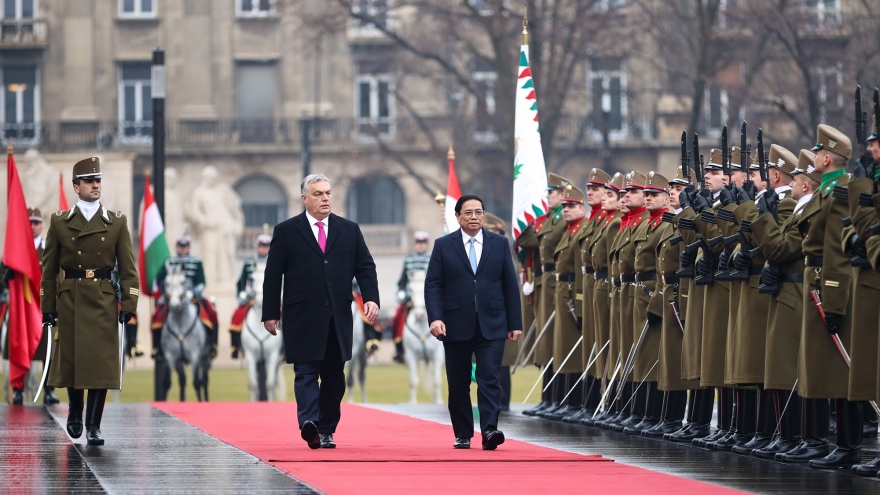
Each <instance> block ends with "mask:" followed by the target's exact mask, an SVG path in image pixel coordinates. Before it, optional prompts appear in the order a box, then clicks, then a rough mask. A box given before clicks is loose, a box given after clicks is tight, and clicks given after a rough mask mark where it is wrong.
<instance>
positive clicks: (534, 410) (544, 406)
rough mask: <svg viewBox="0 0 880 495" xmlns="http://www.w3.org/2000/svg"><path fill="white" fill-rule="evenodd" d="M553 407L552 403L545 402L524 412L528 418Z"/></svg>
mask: <svg viewBox="0 0 880 495" xmlns="http://www.w3.org/2000/svg"><path fill="white" fill-rule="evenodd" d="M552 405H553V403H552V402H547V401H544V402H541V403H539V404H538V405H537V406H535V407H533V408H531V409H526V410H525V411H523V414H525V415H526V416H535V415H537V414H538V413H539V412H541V411H543V410H544V409H547V408H548V407H550V406H552Z"/></svg>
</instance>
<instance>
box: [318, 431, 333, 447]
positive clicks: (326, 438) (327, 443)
mask: <svg viewBox="0 0 880 495" xmlns="http://www.w3.org/2000/svg"><path fill="white" fill-rule="evenodd" d="M318 438H320V440H321V448H322V449H335V448H336V442H334V441H333V434H332V433H321V434H319V435H318Z"/></svg>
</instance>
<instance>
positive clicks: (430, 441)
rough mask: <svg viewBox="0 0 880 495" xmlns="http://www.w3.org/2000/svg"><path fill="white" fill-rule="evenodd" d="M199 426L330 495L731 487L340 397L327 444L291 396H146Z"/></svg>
mask: <svg viewBox="0 0 880 495" xmlns="http://www.w3.org/2000/svg"><path fill="white" fill-rule="evenodd" d="M153 406H154V407H156V408H157V409H160V410H162V411H165V412H167V413H168V414H171V415H172V416H175V417H177V418H178V419H180V420H182V421H184V422H186V423H189V424H191V425H193V426H195V427H197V428H199V429H201V430H203V431H205V432H206V433H208V434H210V435H212V436H214V437H217V438H218V439H220V440H223V441H224V442H227V443H229V444H230V445H233V446H235V447H237V448H239V449H241V450H243V451H245V452H248V453H249V454H251V455H254V456H256V457H258V458H259V459H261V460H263V461H265V462H267V463H269V464H271V465H273V466H275V467H276V468H278V469H279V470H281V471H282V472H285V473H287V474H289V475H291V476H293V477H295V478H296V479H298V480H300V481H302V482H304V483H306V484H308V485H310V486H312V487H314V488H316V489H318V490H320V491H322V492H325V493H328V494H330V495H340V494H364V493H382V494H397V493H416V492H418V493H420V494H425V495H432V494H446V493H461V492H470V491H474V492H477V491H478V492H479V493H480V494H481V495H488V494H494V493H498V494H504V495H511V494H516V493H529V494H532V493H542V492H543V493H553V494H554V495H562V494H569V493H571V494H575V493H578V494H579V493H591V494H592V493H614V494H628V493H650V494H651V495H660V494H666V493H668V494H676V495H677V494H679V493H682V492H685V493H687V492H691V491H698V490H699V492H700V495H715V494H723V493H739V492H737V491H735V490H730V489H727V488H722V487H718V486H715V485H711V484H708V483H703V482H699V481H694V480H688V479H684V478H678V477H675V476H671V475H667V474H660V473H655V472H653V471H648V470H646V469H641V468H636V467H632V466H625V465H622V464H616V463H614V462H609V461H610V460H609V459H604V458H602V457H601V456H598V455H594V456H585V455H579V454H572V453H568V452H563V451H559V450H555V449H550V448H546V447H539V446H536V445H532V444H528V443H525V442H519V441H516V440H510V439H508V440H507V441H506V442H505V443H504V445H502V446H500V447H499V448H498V450H496V451H493V452H487V451H483V450H481V449H480V448H479V438H480V437H479V434H476V436H475V437H474V439H473V440H474V441H475V445H474V447H475V448H471V449H470V450H454V449H453V448H452V440H453V435H452V427H451V426H448V425H441V424H439V423H434V422H430V421H424V420H420V419H415V418H410V417H407V416H402V415H399V414H393V413H388V412H384V411H379V410H376V409H371V408H368V407H362V406H356V405H350V404H347V403H343V404H342V422H341V423H340V424H339V428H338V430H337V432H336V434H335V435H334V439H335V440H336V443H337V444H338V445H339V447H338V448H336V449H332V450H331V449H318V450H310V449H309V448H308V447H307V446H306V444H305V442H304V441H303V440H302V439H301V438H300V436H299V430H298V429H297V427H296V404H295V403H290V402H287V403H277V402H276V403H267V402H262V403H250V402H243V403H218V402H211V403H196V402H191V403H179V402H161V403H153Z"/></svg>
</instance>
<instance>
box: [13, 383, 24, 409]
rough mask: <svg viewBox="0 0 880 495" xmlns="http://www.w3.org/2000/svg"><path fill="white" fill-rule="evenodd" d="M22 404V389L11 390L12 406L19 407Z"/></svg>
mask: <svg viewBox="0 0 880 495" xmlns="http://www.w3.org/2000/svg"><path fill="white" fill-rule="evenodd" d="M23 404H24V389H21V388H15V387H13V388H12V405H13V406H21V405H23Z"/></svg>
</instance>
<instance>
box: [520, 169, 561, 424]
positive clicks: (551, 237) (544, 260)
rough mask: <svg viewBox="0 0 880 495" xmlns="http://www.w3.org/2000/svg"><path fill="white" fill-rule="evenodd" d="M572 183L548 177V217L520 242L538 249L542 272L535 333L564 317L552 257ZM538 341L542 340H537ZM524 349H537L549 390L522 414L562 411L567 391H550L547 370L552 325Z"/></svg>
mask: <svg viewBox="0 0 880 495" xmlns="http://www.w3.org/2000/svg"><path fill="white" fill-rule="evenodd" d="M570 183H571V181H569V180H568V179H566V178H564V177H562V176H560V175H557V174H553V173H551V174H549V175H548V177H547V208H548V211H547V214H546V215H543V216H541V217H538V218H536V219H535V222H534V224H533V225H532V226H531V228H530V229H526V230H525V231H523V235H520V237H519V239H517V242H518V243H520V246H522V247H526V248H532V247H533V248H535V249H537V261H538V266H539V267H540V268H541V275H540V280H539V281H538V279H537V274H536V275H535V278H536V282H535V285H536V290H535V294H536V297H535V323H536V324H535V329H536V331H539V332H540V331H541V330H543V329H544V327H545V326H548V321H549V320H550V319H551V318H554V319H555V318H560V317H561V316H562V315H558V314H556V313H555V311H554V308H555V305H556V265H555V264H554V262H553V253H554V252H555V251H556V246H557V245H558V244H559V240H560V239H562V236H563V235H564V234H565V231H566V227H567V225H566V223H565V222H564V221H562V198H563V193H564V190H565V186H566V185H568V184H570ZM530 231H531V232H530ZM524 236H525V237H524ZM536 272H537V270H536ZM539 338H540V340H538V339H539ZM523 345H532V346H534V353H533V354H534V357H533V360H532V364H535V365H538V366H544V369H543V370H542V372H543V375H542V376H543V384H542V385H541V386H542V390H543V389H544V388H546V389H547V390H546V391H545V392H544V393H543V394H542V396H541V403H540V404H538V406H537V407H535V408H533V409H529V410H526V411H523V414H526V415H535V414H542V415H543V414H546V413H549V412H552V411H553V410H555V409H556V408H558V407H559V401H560V400H561V399H562V398H563V396H564V394H565V391H561V390H557V389H561V388H562V387H561V386H559V384H558V383H556V384H555V385H554V386H551V387H547V385H548V383H549V382H550V378H551V377H552V376H553V368H552V366H547V364H548V363H549V362H550V359H552V358H553V323H549V326H548V328H547V330H546V331H545V333H544V335H543V337H541V335H540V333H539V334H538V336H536V337H535V342H534V343H524V344H523Z"/></svg>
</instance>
